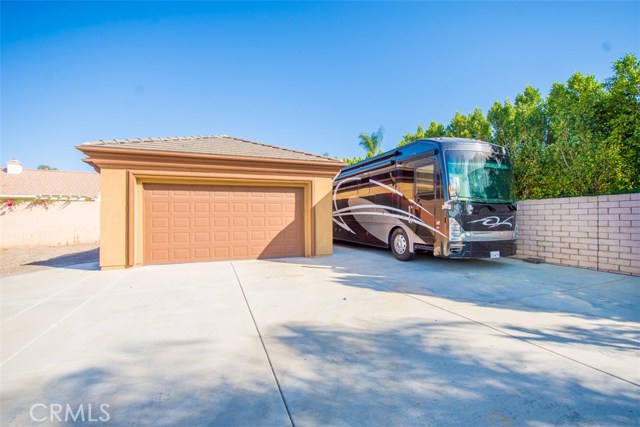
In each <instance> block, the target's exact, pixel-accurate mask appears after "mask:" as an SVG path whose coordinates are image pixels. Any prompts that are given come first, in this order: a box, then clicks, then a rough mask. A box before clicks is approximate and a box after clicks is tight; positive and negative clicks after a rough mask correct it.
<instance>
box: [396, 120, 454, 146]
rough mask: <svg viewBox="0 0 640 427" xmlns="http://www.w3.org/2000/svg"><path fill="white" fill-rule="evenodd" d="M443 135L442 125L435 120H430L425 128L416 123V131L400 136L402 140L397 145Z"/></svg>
mask: <svg viewBox="0 0 640 427" xmlns="http://www.w3.org/2000/svg"><path fill="white" fill-rule="evenodd" d="M444 135H445V131H444V125H443V124H442V123H438V122H436V121H431V123H429V127H428V128H427V130H425V129H424V128H423V127H422V125H418V130H416V133H405V134H404V136H403V137H402V141H400V142H399V143H398V147H400V146H402V145H406V144H409V143H411V142H415V141H418V140H420V139H426V138H437V137H439V136H444Z"/></svg>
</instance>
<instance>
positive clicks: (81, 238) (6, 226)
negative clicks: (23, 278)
mask: <svg viewBox="0 0 640 427" xmlns="http://www.w3.org/2000/svg"><path fill="white" fill-rule="evenodd" d="M99 240H100V202H69V203H65V202H55V203H52V204H51V205H49V206H47V207H42V206H34V207H29V206H28V205H24V206H23V205H19V206H18V207H16V208H15V209H14V210H13V211H6V210H5V211H4V212H2V213H0V247H2V248H10V247H16V246H39V245H43V246H58V245H74V244H78V243H97V242H98V241H99Z"/></svg>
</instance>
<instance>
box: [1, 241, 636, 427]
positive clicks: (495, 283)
mask: <svg viewBox="0 0 640 427" xmlns="http://www.w3.org/2000/svg"><path fill="white" fill-rule="evenodd" d="M0 289H1V295H0V296H1V299H2V313H1V315H2V316H1V321H2V324H1V328H2V329H1V332H2V336H1V339H2V342H1V343H2V351H1V362H0V363H1V368H0V369H1V379H2V383H1V386H2V407H1V409H2V425H3V426H27V425H29V426H32V425H35V426H38V425H89V426H102V425H105V426H106V425H110V426H129V425H131V426H134V425H135V426H137V425H141V426H163V425H166V426H178V425H181V426H201V425H203V426H204V425H206V426H208V425H214V426H290V425H292V424H293V425H295V426H319V425H322V426H348V425H352V426H365V425H366V426H373V425H380V426H392V425H416V426H418V425H419V426H425V425H434V426H444V425H460V426H469V425H491V426H494V425H495V426H511V425H512V426H532V427H538V426H545V425H567V426H579V425H607V426H618V425H620V426H622V425H630V426H631V425H633V426H637V425H638V424H639V423H640V409H639V408H640V358H639V355H640V336H639V335H640V332H639V331H640V279H639V278H632V277H629V276H621V275H615V274H608V273H600V272H594V271H587V270H580V269H573V268H567V267H555V266H551V265H544V264H542V265H532V264H527V263H524V262H521V261H516V260H511V259H500V260H482V261H479V260H474V261H452V260H440V259H434V258H432V257H430V256H428V255H422V256H419V257H418V258H417V259H416V260H415V261H412V262H409V263H401V262H398V261H396V260H395V259H394V258H393V257H392V256H391V255H390V254H389V253H388V252H386V251H381V250H376V249H369V248H362V247H352V246H336V247H335V254H334V255H333V256H331V257H325V258H317V259H304V258H293V259H287V260H273V261H239V262H238V261H236V262H233V263H231V262H216V263H204V264H183V265H172V266H150V267H143V268H136V269H131V270H126V271H107V272H99V271H95V265H92V264H84V265H80V266H76V267H75V268H67V269H62V268H61V269H53V270H48V271H40V272H35V273H29V274H24V275H19V276H11V277H7V278H3V279H2V285H1V288H0ZM105 405H108V406H105ZM80 409H82V413H80ZM89 410H90V411H91V414H89V413H88V412H89ZM81 416H82V417H81ZM74 419H75V421H74ZM83 420H84V421H83Z"/></svg>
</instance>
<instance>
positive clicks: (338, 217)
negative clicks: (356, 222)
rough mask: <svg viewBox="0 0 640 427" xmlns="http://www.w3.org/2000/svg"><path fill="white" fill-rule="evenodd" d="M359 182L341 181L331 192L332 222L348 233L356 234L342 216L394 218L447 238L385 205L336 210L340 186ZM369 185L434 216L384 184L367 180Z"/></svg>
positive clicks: (399, 210) (364, 205)
mask: <svg viewBox="0 0 640 427" xmlns="http://www.w3.org/2000/svg"><path fill="white" fill-rule="evenodd" d="M360 180H361V178H358V177H352V178H346V179H343V180H342V181H340V182H339V183H338V184H337V185H336V188H335V189H334V191H333V205H334V206H335V210H334V212H333V222H335V223H336V224H337V225H338V226H340V227H341V228H343V229H345V230H347V231H349V232H350V233H352V234H356V232H355V231H353V230H352V229H351V228H350V227H349V226H348V225H347V223H346V222H345V221H344V219H343V218H342V217H343V216H347V215H351V216H354V215H365V216H383V217H387V218H396V219H400V220H404V221H407V222H409V223H415V224H417V225H418V226H420V227H425V228H427V229H428V230H431V231H433V232H434V233H437V234H439V235H441V236H442V237H444V238H447V236H446V235H445V234H443V233H442V232H441V231H440V230H437V229H436V228H434V227H432V226H430V225H429V224H426V223H425V222H424V221H422V219H420V218H419V217H418V216H416V215H413V214H411V213H409V212H406V211H403V210H402V209H397V208H393V207H390V206H385V205H377V204H373V203H368V202H365V203H362V204H358V205H356V206H348V207H345V208H342V209H338V201H337V195H338V190H339V189H340V186H341V185H342V184H344V183H346V182H352V181H360ZM369 183H371V184H374V185H377V186H379V187H382V188H384V189H386V190H388V191H390V192H392V193H394V194H397V195H399V196H401V197H402V198H403V199H405V200H407V201H408V202H409V203H410V204H411V205H412V206H417V207H418V208H420V209H421V210H423V211H424V212H426V213H427V214H428V215H430V216H432V217H433V216H434V215H433V214H432V213H431V212H429V211H428V210H426V209H425V208H423V207H422V206H421V205H420V204H419V203H416V202H415V201H413V200H412V199H409V198H407V197H406V196H405V195H404V194H402V193H401V192H400V191H398V190H396V189H395V188H393V187H390V186H388V185H386V184H383V183H381V182H379V181H376V180H373V179H371V180H369ZM381 209H382V210H383V212H380V211H379V210H381ZM360 225H362V224H360Z"/></svg>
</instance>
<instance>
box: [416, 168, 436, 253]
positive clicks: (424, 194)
mask: <svg viewBox="0 0 640 427" xmlns="http://www.w3.org/2000/svg"><path fill="white" fill-rule="evenodd" d="M434 177H435V159H434V158H433V157H432V158H429V159H425V160H422V161H420V163H416V165H415V168H414V182H415V198H414V200H415V201H416V203H417V204H418V206H417V207H416V208H415V209H413V214H414V215H416V216H417V217H419V218H420V219H421V220H422V222H424V223H425V224H428V225H429V226H431V227H433V225H434V224H435V217H434V215H435V208H436V192H435V185H434ZM416 233H417V234H418V236H420V237H422V239H423V240H424V241H425V243H426V244H428V245H432V244H433V242H434V241H435V237H434V235H433V232H432V231H431V230H429V229H428V228H427V227H424V226H418V227H417V228H416Z"/></svg>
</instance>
